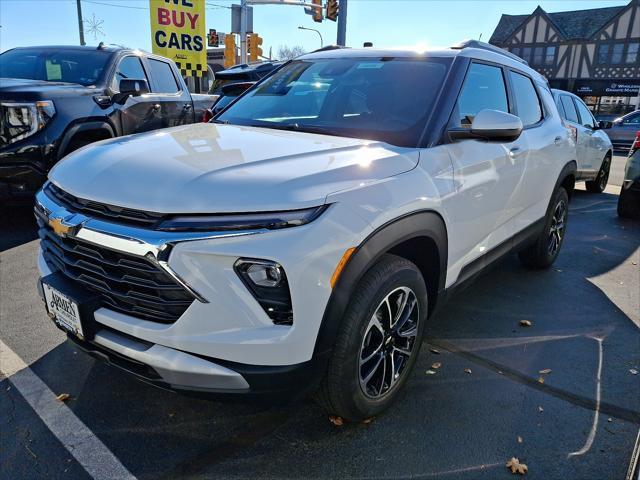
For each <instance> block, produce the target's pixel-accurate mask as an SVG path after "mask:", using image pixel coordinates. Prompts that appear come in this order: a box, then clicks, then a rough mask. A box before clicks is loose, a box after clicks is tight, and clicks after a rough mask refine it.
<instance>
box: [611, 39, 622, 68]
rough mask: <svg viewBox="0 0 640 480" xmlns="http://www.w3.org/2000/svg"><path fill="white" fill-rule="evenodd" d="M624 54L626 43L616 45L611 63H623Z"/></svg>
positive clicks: (614, 45)
mask: <svg viewBox="0 0 640 480" xmlns="http://www.w3.org/2000/svg"><path fill="white" fill-rule="evenodd" d="M623 52H624V43H614V44H613V51H612V52H611V63H612V64H614V65H619V64H621V63H622V53H623Z"/></svg>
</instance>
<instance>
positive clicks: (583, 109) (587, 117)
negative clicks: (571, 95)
mask: <svg viewBox="0 0 640 480" xmlns="http://www.w3.org/2000/svg"><path fill="white" fill-rule="evenodd" d="M576 105H578V112H580V118H581V119H582V125H584V126H585V127H591V128H593V127H594V126H595V121H594V120H593V116H592V115H591V112H590V111H589V109H588V108H587V106H586V105H585V104H584V103H582V102H581V101H580V100H576Z"/></svg>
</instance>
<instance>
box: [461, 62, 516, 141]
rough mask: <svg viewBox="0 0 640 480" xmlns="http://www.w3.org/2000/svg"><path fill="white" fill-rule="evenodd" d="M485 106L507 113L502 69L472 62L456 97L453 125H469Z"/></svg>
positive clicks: (507, 106) (507, 105) (507, 104)
mask: <svg viewBox="0 0 640 480" xmlns="http://www.w3.org/2000/svg"><path fill="white" fill-rule="evenodd" d="M487 108H488V109H491V110H499V111H501V112H507V113H509V103H508V102H507V89H506V87H505V83H504V77H503V75H502V69H501V68H499V67H494V66H491V65H483V64H481V63H474V64H472V65H471V67H470V68H469V72H468V73H467V78H466V79H465V81H464V86H463V87H462V92H460V97H459V98H458V104H457V116H458V118H455V117H454V125H455V124H457V125H456V126H458V127H463V128H469V127H471V122H472V121H473V119H474V117H475V116H476V115H477V114H478V112H479V111H480V110H484V109H487ZM454 115H455V114H454Z"/></svg>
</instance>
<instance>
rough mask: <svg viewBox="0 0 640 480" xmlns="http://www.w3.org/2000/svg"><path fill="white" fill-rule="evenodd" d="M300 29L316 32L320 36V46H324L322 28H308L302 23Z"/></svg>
mask: <svg viewBox="0 0 640 480" xmlns="http://www.w3.org/2000/svg"><path fill="white" fill-rule="evenodd" d="M298 29H299V30H309V31H310V32H316V33H317V34H318V36H319V37H320V48H322V47H324V41H323V40H322V34H321V33H320V30H316V29H315V28H307V27H303V26H302V25H301V26H299V27H298Z"/></svg>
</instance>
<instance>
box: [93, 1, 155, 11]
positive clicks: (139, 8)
mask: <svg viewBox="0 0 640 480" xmlns="http://www.w3.org/2000/svg"><path fill="white" fill-rule="evenodd" d="M82 1H83V2H84V3H93V4H95V5H105V6H107V7H118V8H131V9H134V10H149V9H148V8H146V7H132V6H131V5H117V4H115V3H105V2H94V1H93V0H82Z"/></svg>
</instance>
